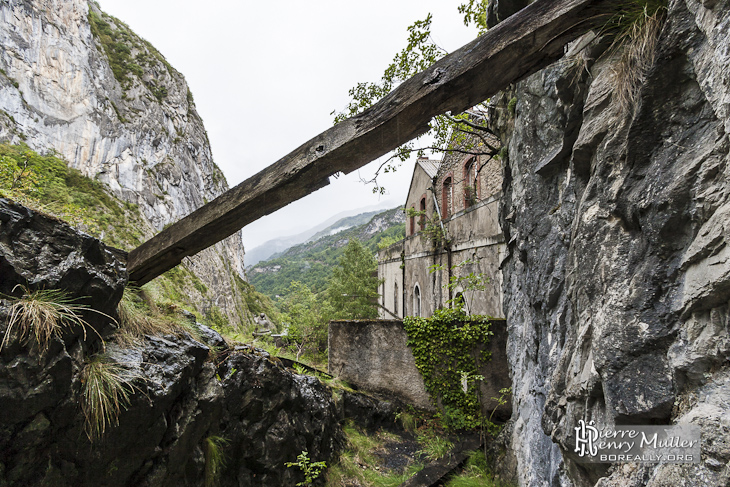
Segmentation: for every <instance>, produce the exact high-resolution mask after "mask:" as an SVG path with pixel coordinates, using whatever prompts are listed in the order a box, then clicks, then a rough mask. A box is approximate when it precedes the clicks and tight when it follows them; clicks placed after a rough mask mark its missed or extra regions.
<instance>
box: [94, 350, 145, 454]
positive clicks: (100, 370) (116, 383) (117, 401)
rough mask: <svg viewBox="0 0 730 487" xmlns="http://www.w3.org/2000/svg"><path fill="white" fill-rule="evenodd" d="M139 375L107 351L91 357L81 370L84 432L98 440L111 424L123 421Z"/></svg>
mask: <svg viewBox="0 0 730 487" xmlns="http://www.w3.org/2000/svg"><path fill="white" fill-rule="evenodd" d="M135 378H136V376H135V375H133V374H131V373H130V372H129V371H127V370H126V369H124V368H123V367H122V366H121V365H119V364H118V363H116V362H113V361H111V359H109V357H108V356H107V355H105V354H101V355H96V356H95V357H93V358H91V359H90V360H89V361H88V362H87V364H86V365H85V366H84V369H83V370H82V371H81V383H82V394H81V411H82V412H83V414H84V419H85V422H84V431H85V432H86V436H88V438H89V440H90V441H92V442H93V441H94V440H96V439H98V438H101V436H102V435H103V434H104V432H105V431H106V428H107V426H109V425H114V426H116V425H118V424H119V413H120V412H121V408H122V407H127V406H128V405H129V396H130V395H131V394H132V393H133V386H132V385H131V381H132V380H134V379H135Z"/></svg>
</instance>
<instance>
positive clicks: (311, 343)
mask: <svg viewBox="0 0 730 487" xmlns="http://www.w3.org/2000/svg"><path fill="white" fill-rule="evenodd" d="M280 309H281V315H280V317H279V319H280V321H281V322H282V323H284V324H285V325H287V326H288V327H289V338H290V339H291V340H292V341H294V342H295V344H296V346H297V358H299V356H301V354H302V353H303V352H304V351H305V350H310V351H319V350H324V349H326V348H327V325H328V323H329V320H330V319H332V316H333V309H332V306H331V304H330V303H329V301H327V299H325V296H323V295H322V294H319V295H317V294H314V293H313V292H312V290H311V289H309V287H307V285H306V284H302V283H301V282H299V281H292V283H291V285H290V286H289V290H288V292H287V295H286V298H284V300H283V302H282V303H281V305H280Z"/></svg>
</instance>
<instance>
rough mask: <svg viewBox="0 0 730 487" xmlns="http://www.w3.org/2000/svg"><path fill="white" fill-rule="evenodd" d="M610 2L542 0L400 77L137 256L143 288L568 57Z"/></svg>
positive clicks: (134, 271)
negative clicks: (567, 50)
mask: <svg viewBox="0 0 730 487" xmlns="http://www.w3.org/2000/svg"><path fill="white" fill-rule="evenodd" d="M605 3H607V0H537V1H536V2H535V3H533V4H531V5H529V6H528V7H527V8H525V9H523V10H521V11H520V12H518V13H516V14H515V15H513V16H511V17H509V18H508V19H507V20H505V21H504V22H502V23H500V24H498V25H497V26H495V27H493V28H492V29H490V30H489V31H488V32H487V33H486V34H484V35H483V36H481V37H479V38H477V39H476V40H474V41H472V42H470V43H469V44H467V45H465V46H464V47H462V48H461V49H459V50H458V51H456V52H454V53H452V54H450V55H448V56H446V57H444V58H443V59H441V60H440V61H438V62H437V63H435V64H434V65H433V66H431V67H430V68H429V69H427V70H425V71H423V72H421V73H419V74H417V75H416V76H414V77H413V78H410V79H409V80H407V81H405V82H404V83H402V84H401V85H400V86H398V88H396V89H395V90H393V91H392V92H391V93H389V94H388V95H387V96H385V97H384V98H383V99H382V100H380V101H379V102H378V103H377V104H375V105H373V106H372V107H371V108H370V109H368V110H366V111H365V112H363V113H361V114H359V115H356V116H354V117H352V118H349V119H347V120H345V121H343V122H341V123H339V124H337V125H335V126H334V127H332V128H330V129H329V130H326V131H325V132H322V133H321V134H319V135H317V136H316V137H314V138H313V139H312V140H310V141H309V142H307V143H305V144H303V145H302V146H300V147H299V148H297V149H296V150H294V151H293V152H291V153H290V154H288V155H286V156H284V157H283V158H282V159H280V160H279V161H277V162H275V163H274V164H272V165H271V166H269V167H267V168H266V169H264V170H262V171H261V172H259V173H258V174H256V175H255V176H252V177H251V178H249V179H247V180H245V181H244V182H242V183H241V184H239V185H238V186H236V187H235V188H232V189H230V190H229V191H227V192H226V193H224V194H222V195H221V196H219V197H218V198H216V199H215V200H213V201H211V202H210V203H208V204H206V205H204V206H202V207H200V208H199V209H197V210H196V211H194V212H193V213H191V214H190V215H188V216H186V217H185V218H183V219H181V220H180V221H178V222H177V223H175V224H173V225H171V226H170V227H168V228H167V229H165V230H163V231H162V232H160V233H159V234H157V235H156V236H154V237H153V238H151V239H150V240H148V241H147V242H145V243H143V244H142V245H140V246H139V247H138V248H136V249H134V250H133V251H131V252H130V253H129V261H128V269H129V279H130V281H133V282H135V283H136V284H138V285H142V284H144V283H146V282H148V281H150V280H152V279H154V278H155V277H157V276H159V275H160V274H162V273H163V272H165V271H167V270H169V269H171V268H173V267H175V266H176V265H177V264H179V263H180V262H181V261H182V259H183V258H184V257H186V256H189V255H193V254H196V253H197V252H199V251H201V250H203V249H205V248H207V247H210V246H211V245H213V244H215V243H216V242H219V241H220V240H223V239H224V238H226V237H228V236H230V235H232V234H233V233H235V232H236V231H238V230H239V229H241V228H242V227H244V226H245V225H247V224H249V223H251V222H253V221H255V220H257V219H258V218H261V217H262V216H264V215H268V214H269V213H272V212H274V211H276V210H278V209H279V208H282V207H283V206H285V205H287V204H289V203H291V202H293V201H296V200H298V199H299V198H301V197H303V196H306V195H307V194H309V193H312V192H314V191H316V190H317V189H319V188H322V187H323V186H325V185H327V184H328V183H329V176H331V175H333V174H335V173H337V172H344V173H349V172H351V171H353V170H355V169H357V168H359V167H362V166H364V165H365V164H367V163H369V162H371V161H373V160H375V159H377V158H378V157H380V156H382V155H383V154H387V153H388V152H390V151H391V150H393V149H395V148H396V147H398V146H400V145H401V144H404V143H405V142H407V141H409V140H411V139H413V138H415V137H417V136H418V135H421V134H423V133H425V132H426V131H427V130H428V123H429V121H430V120H431V119H432V118H433V117H434V116H436V115H439V114H442V113H445V112H451V113H453V114H457V113H461V112H462V111H464V110H465V109H467V108H470V107H472V106H474V105H476V104H477V103H479V102H481V101H483V100H485V99H487V98H488V97H490V96H492V95H494V94H495V93H497V92H498V91H499V90H502V89H504V88H506V87H507V86H508V85H509V84H510V83H513V82H515V81H517V80H519V79H521V78H524V77H525V76H527V75H529V74H532V73H534V72H535V71H537V70H539V69H542V68H543V67H545V66H547V65H549V64H550V63H552V62H554V61H555V60H557V59H559V58H560V57H561V56H562V55H563V51H564V46H565V44H567V43H568V42H569V41H571V40H573V39H575V38H577V37H578V36H579V35H581V34H582V33H584V32H586V31H587V30H588V29H589V28H590V23H589V21H590V19H593V18H594V17H595V16H596V15H597V14H600V12H599V9H600V7H601V6H602V5H604V4H605Z"/></svg>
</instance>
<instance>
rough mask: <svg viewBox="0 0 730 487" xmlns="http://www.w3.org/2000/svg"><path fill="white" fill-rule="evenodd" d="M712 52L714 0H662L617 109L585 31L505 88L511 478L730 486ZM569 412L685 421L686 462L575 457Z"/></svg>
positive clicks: (729, 270) (718, 123) (724, 100)
mask: <svg viewBox="0 0 730 487" xmlns="http://www.w3.org/2000/svg"><path fill="white" fill-rule="evenodd" d="M503 3H504V2H503ZM728 46H730V3H729V2H728V1H726V0H717V1H697V0H672V1H670V2H669V10H668V14H667V16H666V22H665V23H664V24H663V26H662V28H661V32H660V34H659V35H658V42H657V47H656V52H655V59H654V61H653V62H649V63H648V66H649V69H648V71H647V72H646V74H645V76H644V77H643V80H642V82H641V83H640V84H639V86H640V88H639V90H638V91H637V92H636V96H635V99H634V101H633V103H630V104H629V106H625V105H624V104H622V102H621V100H620V98H621V97H620V90H621V88H620V86H621V81H622V80H623V79H625V76H624V75H623V74H622V70H621V60H620V57H621V51H620V50H619V51H616V52H613V53H612V52H611V51H609V50H607V47H608V46H607V45H606V44H605V43H604V44H601V43H597V42H595V41H594V42H593V43H592V44H591V45H590V46H589V47H588V48H587V49H585V50H583V51H582V52H581V53H574V54H573V55H572V56H568V57H566V58H565V59H564V60H563V61H561V62H560V63H558V64H556V65H554V66H552V67H550V68H548V69H545V70H543V71H541V72H539V73H536V74H535V75H533V76H531V77H529V78H528V79H525V80H523V81H521V82H519V83H517V84H516V85H515V88H514V91H513V92H512V93H509V94H506V95H504V100H503V101H504V102H506V101H507V100H508V99H510V98H512V97H513V96H514V97H515V98H516V100H517V103H516V110H515V112H514V115H511V114H510V113H509V111H508V110H507V108H506V105H507V104H506V103H504V106H505V109H504V110H503V111H501V112H500V113H501V115H500V117H499V121H498V122H497V126H498V127H499V129H500V131H501V134H502V135H503V142H505V143H506V144H508V146H509V160H508V162H507V163H506V166H505V176H506V178H505V180H506V182H505V187H504V192H505V198H504V200H503V205H502V212H501V213H502V228H503V229H504V232H505V238H506V241H507V242H508V251H509V254H508V257H507V258H506V260H505V262H504V264H503V272H504V291H505V297H504V306H505V314H506V317H507V322H508V324H509V343H508V356H509V357H510V360H511V374H512V384H513V394H514V396H513V411H514V413H513V420H512V423H511V425H510V428H509V429H508V433H507V436H508V441H509V442H510V444H511V451H512V452H513V453H514V455H515V457H516V461H517V467H518V468H517V469H516V472H517V477H518V480H519V483H520V485H525V486H527V485H529V486H546V485H549V486H569V485H575V486H588V485H600V486H638V485H652V486H658V485H707V486H710V485H712V486H715V485H728V484H729V483H730V470H728V461H730V448H729V447H728V445H729V444H730V433H729V432H730V405H729V404H728V402H727V397H730V396H729V394H730V368H728V358H730V335H729V330H728V329H729V326H730V320H729V318H728V316H729V315H728V305H729V297H730V293H728V291H729V290H730V260H728V255H730V254H729V253H730V246H729V245H728V244H729V243H730V233H729V229H730V223H729V222H730V191H729V188H730V186H729V184H728V182H729V181H730V168H729V166H728V162H730V156H729V155H728V153H729V151H730V142H729V141H728V134H729V133H730V49H729V47H728ZM644 59H651V57H646V56H645V57H644ZM624 73H625V72H624ZM622 76H624V78H623V79H622ZM580 419H585V420H592V419H593V420H596V422H597V423H601V424H608V425H611V424H672V423H692V424H697V425H700V426H701V427H702V462H701V463H700V464H688V465H662V466H657V465H655V464H648V465H643V466H641V465H638V464H629V465H623V466H621V465H617V466H613V467H611V468H609V466H608V465H605V464H604V465H601V464H593V465H589V464H581V463H578V462H577V461H576V460H577V457H575V456H574V455H575V454H574V453H573V451H574V448H575V433H574V427H575V426H577V424H578V420H580Z"/></svg>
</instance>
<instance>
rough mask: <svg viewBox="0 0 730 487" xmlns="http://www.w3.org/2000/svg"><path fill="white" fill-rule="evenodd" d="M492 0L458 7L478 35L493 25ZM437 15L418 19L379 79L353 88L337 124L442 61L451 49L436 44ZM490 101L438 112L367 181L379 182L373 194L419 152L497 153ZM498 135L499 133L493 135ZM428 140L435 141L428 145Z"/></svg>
mask: <svg viewBox="0 0 730 487" xmlns="http://www.w3.org/2000/svg"><path fill="white" fill-rule="evenodd" d="M487 5H488V0H469V1H468V2H467V3H465V4H462V5H460V6H459V7H458V9H459V13H461V14H463V15H464V25H466V26H467V27H468V26H470V25H474V26H476V27H477V29H478V35H481V34H483V33H484V32H486V29H487ZM431 21H432V16H431V14H428V15H427V16H426V18H425V19H423V20H418V21H416V22H414V23H413V24H412V25H411V26H409V27H408V43H407V45H406V47H405V48H404V49H402V50H401V51H400V52H399V53H397V54H396V55H395V57H394V58H393V61H392V62H391V63H390V64H389V65H388V67H387V68H386V69H385V71H384V72H383V75H382V76H381V78H380V80H379V81H376V82H361V83H358V84H357V85H356V86H355V87H353V88H351V89H350V91H349V92H348V94H349V96H350V98H351V101H350V103H348V105H347V106H346V107H345V109H344V110H343V111H342V112H337V111H333V112H332V114H333V115H335V119H334V122H335V124H337V123H339V122H341V121H343V120H345V119H347V118H349V117H352V116H355V115H358V114H360V113H362V112H363V111H365V110H366V109H368V108H370V107H371V106H372V105H374V104H375V103H376V102H378V101H379V100H380V99H381V98H383V97H384V96H385V95H387V94H388V93H390V92H391V91H392V90H393V89H395V88H397V87H398V85H400V84H401V83H402V82H404V81H405V80H407V79H409V78H411V77H413V76H414V75H416V74H418V73H420V72H421V71H423V70H425V69H427V68H428V67H430V66H431V65H432V64H434V63H435V62H436V61H438V60H439V59H441V58H442V57H444V56H445V55H446V54H448V53H447V52H446V50H445V49H443V48H442V47H440V46H439V45H438V44H436V43H435V42H434V40H433V38H432V36H431ZM487 109H488V108H487V105H486V104H485V103H480V104H478V105H477V106H475V107H473V108H472V109H471V110H469V111H468V112H466V113H461V114H452V113H448V112H447V113H445V114H443V115H437V116H436V117H434V118H433V119H432V120H431V122H430V124H429V131H428V132H426V133H425V134H423V135H421V136H419V137H417V138H416V139H414V140H411V141H409V142H406V143H405V144H403V145H401V146H400V147H398V148H397V149H395V151H394V152H393V154H392V155H391V156H390V157H388V158H387V159H386V160H385V162H383V163H382V164H381V165H380V167H379V168H378V169H377V171H376V173H375V176H374V177H373V178H372V179H371V180H370V181H366V182H369V183H373V184H374V188H373V192H379V193H381V194H383V193H384V192H385V188H383V187H382V186H380V185H379V184H378V182H377V178H378V175H379V174H380V172H381V171H382V172H383V173H388V172H392V171H395V170H397V168H398V167H399V166H400V164H401V163H403V162H405V161H406V160H408V159H409V158H410V157H411V155H413V154H414V153H416V154H417V155H418V156H419V157H421V156H424V155H425V153H426V151H430V152H436V153H441V152H447V151H457V152H463V153H466V154H476V155H479V154H488V155H495V154H497V152H498V149H497V148H495V147H494V145H493V144H491V143H490V142H489V140H488V139H487V138H486V137H485V136H486V135H487V134H492V132H491V130H489V129H488V128H487V127H486V126H484V125H483V124H482V122H483V120H484V119H485V118H486V113H487ZM492 135H493V134H492ZM425 141H430V142H428V143H425Z"/></svg>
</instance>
